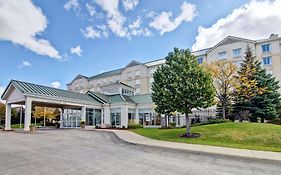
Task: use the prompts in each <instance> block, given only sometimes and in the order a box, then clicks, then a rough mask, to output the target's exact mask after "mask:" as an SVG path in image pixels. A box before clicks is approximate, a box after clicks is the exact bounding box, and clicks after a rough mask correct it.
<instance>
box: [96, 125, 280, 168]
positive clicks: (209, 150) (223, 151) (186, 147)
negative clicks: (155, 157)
mask: <svg viewBox="0 0 281 175" xmlns="http://www.w3.org/2000/svg"><path fill="white" fill-rule="evenodd" d="M94 130H95V131H106V132H113V133H115V134H116V135H117V137H119V138H120V139H121V140H123V141H124V142H126V143H130V144H135V145H143V146H152V147H161V148H166V149H177V150H181V151H188V152H192V153H198V154H212V155H220V156H226V157H236V158H243V159H254V160H266V161H278V162H279V163H280V162H281V153H277V152H270V151H257V150H247V149H237V148H227V147H218V146H208V145H197V144H187V143H176V142H168V141H160V140H154V139H150V138H146V137H143V136H141V135H138V134H136V133H133V132H131V131H125V130H110V129H108V130H106V129H102V130H99V129H94Z"/></svg>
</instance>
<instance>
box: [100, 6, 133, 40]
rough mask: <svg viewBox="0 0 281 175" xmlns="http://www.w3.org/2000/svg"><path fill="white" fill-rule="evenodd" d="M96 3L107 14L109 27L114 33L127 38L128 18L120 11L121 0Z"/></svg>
mask: <svg viewBox="0 0 281 175" xmlns="http://www.w3.org/2000/svg"><path fill="white" fill-rule="evenodd" d="M96 3H97V4H98V5H99V6H100V7H101V8H102V9H103V10H104V11H105V12H106V13H107V25H108V28H109V29H110V30H111V31H112V33H114V34H116V35H117V36H119V37H127V36H128V32H127V28H126V27H124V24H125V22H126V18H125V17H124V16H123V15H122V14H121V12H120V11H119V0H96Z"/></svg>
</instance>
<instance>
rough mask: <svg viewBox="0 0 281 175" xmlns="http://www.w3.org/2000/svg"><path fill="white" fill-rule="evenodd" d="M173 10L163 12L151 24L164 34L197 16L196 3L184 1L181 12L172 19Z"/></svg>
mask: <svg viewBox="0 0 281 175" xmlns="http://www.w3.org/2000/svg"><path fill="white" fill-rule="evenodd" d="M172 16H173V15H172V12H161V13H160V14H159V15H157V16H155V17H154V19H153V21H151V22H150V23H149V26H150V27H152V28H154V29H156V30H158V31H160V34H161V35H163V34H164V33H166V32H171V31H174V30H175V29H176V28H177V27H179V26H180V25H181V24H182V23H183V22H191V21H193V19H194V17H195V16H197V11H196V5H194V4H191V3H187V2H183V3H182V5H181V13H180V14H179V16H177V17H176V18H175V19H172Z"/></svg>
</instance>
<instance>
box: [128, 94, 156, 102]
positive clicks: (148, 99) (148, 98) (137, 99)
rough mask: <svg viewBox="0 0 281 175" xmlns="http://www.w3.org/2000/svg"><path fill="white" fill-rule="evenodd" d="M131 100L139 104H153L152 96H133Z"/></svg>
mask: <svg viewBox="0 0 281 175" xmlns="http://www.w3.org/2000/svg"><path fill="white" fill-rule="evenodd" d="M130 98H131V99H132V100H133V101H134V102H135V103H137V104H151V103H153V101H152V98H151V94H140V95H133V96H130Z"/></svg>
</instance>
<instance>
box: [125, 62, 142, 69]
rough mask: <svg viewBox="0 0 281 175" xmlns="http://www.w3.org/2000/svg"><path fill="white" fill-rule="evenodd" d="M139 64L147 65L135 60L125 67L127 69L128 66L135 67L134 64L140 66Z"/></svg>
mask: <svg viewBox="0 0 281 175" xmlns="http://www.w3.org/2000/svg"><path fill="white" fill-rule="evenodd" d="M139 65H143V66H145V65H144V64H143V63H140V62H138V61H136V60H133V61H131V62H130V63H129V64H127V66H125V67H124V68H123V69H127V68H128V67H133V66H139Z"/></svg>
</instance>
